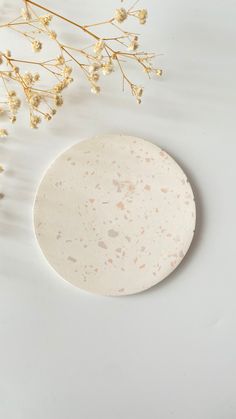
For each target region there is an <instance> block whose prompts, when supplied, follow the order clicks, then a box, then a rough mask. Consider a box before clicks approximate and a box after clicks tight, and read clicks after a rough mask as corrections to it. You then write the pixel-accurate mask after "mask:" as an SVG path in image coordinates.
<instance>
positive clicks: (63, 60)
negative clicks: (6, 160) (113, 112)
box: [0, 0, 162, 137]
mask: <svg viewBox="0 0 236 419" xmlns="http://www.w3.org/2000/svg"><path fill="white" fill-rule="evenodd" d="M135 5H136V3H135V4H134V5H133V6H132V7H130V8H129V9H127V8H124V7H121V8H119V9H116V11H115V13H114V16H113V17H112V18H110V19H108V20H106V21H103V22H98V23H94V24H90V25H81V24H79V23H77V22H74V21H72V20H70V19H67V18H66V17H64V16H61V15H59V14H58V13H57V12H54V11H51V10H49V9H47V8H46V7H44V6H42V5H40V4H38V3H36V2H34V1H31V0H25V1H24V7H23V8H22V10H21V14H20V16H18V17H17V18H16V19H15V20H13V21H11V22H9V23H6V24H3V25H1V26H0V29H2V28H7V29H9V30H11V31H15V32H17V33H18V34H19V35H21V36H23V37H24V38H25V39H26V40H27V41H28V42H29V43H30V45H31V48H32V51H33V53H35V54H37V56H38V54H40V52H41V51H42V50H43V49H44V47H45V44H44V38H45V37H46V39H47V38H49V39H50V40H52V41H54V43H55V46H56V48H57V51H58V53H57V55H56V54H55V55H56V57H54V58H53V59H51V60H48V61H40V60H39V61H38V60H37V59H36V60H32V61H27V60H24V59H20V58H16V57H15V56H13V55H12V52H11V51H9V50H7V51H1V50H0V79H1V81H2V84H3V88H4V91H5V98H4V100H2V101H1V105H0V106H1V108H0V112H2V113H5V114H7V115H8V116H9V119H10V121H11V122H12V123H14V122H15V121H16V118H17V113H18V110H19V108H20V107H21V102H22V99H21V94H18V92H17V87H18V88H20V90H21V93H22V92H23V96H24V98H25V100H26V103H27V105H28V108H29V118H30V126H31V127H32V128H37V127H38V125H39V124H40V122H41V120H42V118H44V119H46V120H47V121H49V120H50V119H51V118H52V117H53V116H54V115H55V114H56V111H57V107H59V106H61V105H62V104H63V98H62V92H63V90H64V89H65V88H67V87H68V86H69V85H70V83H72V82H73V77H72V74H73V72H74V68H75V67H79V69H80V70H81V71H82V73H83V74H84V76H85V78H86V79H87V81H88V82H89V85H90V90H91V92H92V93H94V94H98V93H100V90H101V88H100V85H99V79H100V76H101V74H102V75H104V76H107V75H109V74H111V73H112V72H113V71H115V70H117V69H118V70H119V71H120V73H121V76H122V80H123V86H125V85H127V86H128V87H129V89H130V91H131V93H132V95H133V96H134V97H135V99H136V100H137V102H138V103H141V98H142V95H143V88H142V87H141V86H137V85H136V84H134V83H133V82H132V81H131V80H130V79H129V77H128V75H127V71H126V64H127V62H128V61H134V62H135V63H136V64H138V65H139V66H140V67H141V68H142V70H143V71H144V72H145V73H147V74H148V75H149V76H150V74H151V73H154V74H156V75H157V76H161V74H162V70H161V69H157V68H155V67H153V64H152V59H153V57H154V54H152V53H147V52H144V51H141V50H139V36H138V35H137V34H134V33H132V32H129V31H127V30H125V29H123V27H122V25H123V22H124V21H126V20H127V19H128V18H135V19H136V20H137V21H138V22H139V23H140V24H141V25H143V24H145V23H146V20H147V11H146V9H138V10H135V9H134V7H135ZM38 12H40V14H38ZM41 13H42V14H41ZM54 18H57V19H62V20H63V21H65V22H67V23H69V24H71V25H73V26H74V27H75V28H76V29H77V30H79V31H82V32H83V33H84V34H85V35H86V37H87V38H88V40H89V41H90V43H89V47H88V48H81V49H79V48H77V47H74V46H72V45H65V44H64V43H63V42H62V41H61V40H60V39H59V36H58V35H57V33H56V32H55V30H53V29H52V28H51V23H52V20H53V19H54ZM108 25H109V27H110V28H112V29H114V31H116V34H115V36H113V37H105V36H104V37H100V36H99V35H98V34H97V33H95V32H94V28H95V27H98V26H99V27H101V26H104V27H106V26H108ZM26 65H29V67H30V71H27V72H25V66H26ZM32 68H34V70H31V69H32ZM43 72H44V73H46V74H48V75H50V76H51V77H52V79H53V81H51V85H49V86H48V87H47V88H43V87H42V86H41V84H40V81H41V79H42V77H43V74H42V73H43ZM50 80H51V79H50ZM48 83H49V82H48ZM12 84H14V89H12V87H11V86H12ZM6 135H7V130H6V129H4V128H1V129H0V137H3V136H6Z"/></svg>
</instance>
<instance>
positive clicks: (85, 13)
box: [0, 0, 236, 419]
mask: <svg viewBox="0 0 236 419" xmlns="http://www.w3.org/2000/svg"><path fill="white" fill-rule="evenodd" d="M13 3H14V4H13ZM18 3H19V5H20V2H10V0H0V7H1V9H0V10H1V15H0V16H1V18H0V19H1V21H3V20H4V16H7V15H9V16H13V15H14V8H16V7H18ZM44 4H45V5H48V6H49V7H51V8H54V9H55V8H56V9H57V10H58V11H62V12H64V14H65V15H67V16H69V17H73V18H74V19H76V17H77V20H79V21H82V23H85V22H86V23H87V22H88V21H89V22H91V21H94V20H95V18H94V16H95V15H98V19H99V18H102V17H104V16H105V17H107V16H108V17H109V16H110V12H111V13H112V11H113V9H114V8H115V7H117V6H119V5H120V3H119V2H118V1H115V0H114V2H113V1H112V2H111V1H110V0H100V1H99V2H96V3H95V2H93V1H92V0H88V1H87V2H84V1H82V0H68V1H67V2H66V4H65V3H64V2H63V1H62V0H58V1H57V2H54V1H53V0H48V1H44ZM140 5H141V6H144V5H145V6H147V7H148V9H149V12H150V19H149V24H148V25H147V26H146V27H144V28H142V31H143V33H144V39H145V41H143V45H144V47H145V48H146V49H147V48H149V49H150V50H156V51H157V52H160V53H162V54H163V55H162V56H161V57H159V60H158V61H159V63H160V66H162V68H163V69H164V77H163V79H162V80H157V81H150V82H149V81H148V80H147V81H146V82H145V87H146V90H145V97H144V101H143V104H142V106H137V105H136V104H135V102H134V100H133V98H131V97H130V96H129V95H128V94H122V92H121V91H120V90H119V83H115V82H114V84H113V82H111V81H108V84H107V87H106V85H105V84H104V88H103V94H102V95H101V96H99V97H94V96H93V95H91V94H90V93H89V91H88V89H87V85H86V83H85V82H84V81H82V79H81V80H80V82H78V83H77V82H76V83H75V84H74V85H73V86H71V88H70V90H68V92H67V93H66V99H65V102H66V103H65V106H64V107H63V109H62V110H61V111H60V112H59V114H58V116H57V117H56V118H55V119H54V120H53V121H52V122H51V123H50V125H47V124H44V126H42V127H41V128H40V129H39V130H38V131H36V132H33V131H32V130H30V129H28V128H27V127H26V125H25V122H26V114H24V112H23V114H22V117H21V118H20V119H19V122H18V123H17V125H16V126H15V127H14V128H13V129H12V130H11V135H10V137H9V138H8V139H7V140H6V141H5V140H4V141H1V144H0V155H1V162H3V163H5V166H6V172H5V173H4V175H1V179H0V180H1V191H2V192H3V193H4V194H5V198H4V199H3V200H2V201H1V203H0V213H1V215H0V417H1V418H2V419H31V418H34V419H78V418H80V419H144V418H148V419H157V418H158V419H169V418H177V419H190V418H191V419H235V417H236V397H235V392H236V390H235V388H236V335H235V332H236V320H235V319H236V305H235V293H236V275H235V261H236V257H235V248H236V246H235V236H236V225H235V213H236V194H235V192H236V191H235V180H236V175H235V171H236V169H235V167H236V165H235V158H236V157H235V155H236V141H235V131H236V130H235V119H236V118H235V87H236V83H235V80H236V55H235V36H236V27H235V18H236V6H235V0H225V1H219V0H214V1H213V0H208V1H207V2H206V1H205V0H199V1H196V2H195V1H193V0H192V1H189V0H179V1H178V2H177V1H175V0H165V1H159V2H156V1H154V0H152V1H151V0H150V1H146V3H145V2H141V3H140ZM139 29H140V28H139ZM61 30H62V33H63V36H65V37H70V35H68V34H67V31H68V28H67V27H64V25H62V29H61ZM12 41H14V43H15V44H14V47H15V48H16V51H18V48H19V47H20V45H21V41H19V38H18V36H17V35H7V33H4V34H3V33H1V35H0V49H3V48H7V47H8V43H11V42H12ZM137 77H138V74H137ZM103 133H105V134H107V133H122V134H130V135H135V136H140V137H143V138H145V139H148V140H150V141H152V142H154V143H156V144H158V145H159V146H161V147H162V148H164V149H165V150H167V151H168V152H169V153H170V154H171V155H172V156H173V157H175V158H176V160H177V161H178V162H179V163H180V164H181V165H182V167H183V168H184V169H185V171H186V173H187V175H188V177H189V179H190V181H191V183H192V186H193V189H194V193H195V197H196V203H197V228H196V234H195V239H194V242H193V244H192V246H191V250H190V251H189V254H188V255H187V257H186V258H185V260H184V261H183V262H182V264H181V265H180V267H179V268H178V269H177V270H176V271H175V272H174V273H173V274H172V275H171V276H170V277H169V278H168V279H166V280H164V281H163V282H162V283H161V284H159V285H158V286H155V287H154V288H152V289H150V290H149V291H147V292H145V293H141V294H139V295H135V296H130V297H120V298H108V297H99V296H94V295H90V294H88V293H86V292H83V291H80V290H79V289H76V288H74V287H73V286H72V285H70V284H68V283H66V282H65V281H64V280H62V279H60V278H59V276H58V275H57V274H56V273H55V272H54V271H53V270H52V269H51V268H50V266H49V265H48V264H47V262H46V261H45V259H44V257H43V256H42V254H41V251H40V249H39V246H38V244H37V242H36V240H35V236H34V232H33V226H32V206H33V201H34V196H35V192H36V188H37V185H38V183H39V181H40V178H41V176H42V174H43V172H44V171H45V169H46V168H47V166H48V165H49V164H50V162H51V160H52V159H54V158H55V157H56V155H57V154H58V153H59V152H61V151H63V150H64V149H65V148H67V147H68V146H70V145H72V144H74V143H75V142H77V141H79V140H81V139H84V138H87V137H88V138H89V137H91V136H93V135H98V134H103Z"/></svg>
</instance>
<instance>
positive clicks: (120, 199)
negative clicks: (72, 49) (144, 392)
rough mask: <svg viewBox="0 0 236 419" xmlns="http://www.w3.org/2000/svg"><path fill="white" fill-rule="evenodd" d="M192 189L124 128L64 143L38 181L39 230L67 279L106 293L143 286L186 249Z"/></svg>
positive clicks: (164, 158)
mask: <svg viewBox="0 0 236 419" xmlns="http://www.w3.org/2000/svg"><path fill="white" fill-rule="evenodd" d="M195 219H196V214H195V203H194V197H193V192H192V189H191V186H190V184H189V182H188V181H187V178H186V176H185V174H184V173H183V171H182V169H181V168H180V167H179V165H178V164H177V163H176V162H175V161H174V160H173V159H172V158H171V157H170V156H169V155H168V154H167V153H166V152H165V151H163V150H161V149H160V148H159V147H157V146H156V145H154V144H152V143H150V142H148V141H144V140H142V139H140V138H134V137H128V136H123V135H110V136H102V137H95V138H92V139H90V140H86V141H83V142H80V143H78V144H76V145H74V146H72V147H71V148H70V149H68V150H66V151H65V152H64V153H63V154H61V155H60V156H59V157H57V159H56V160H55V161H54V162H53V163H52V165H51V166H50V167H49V169H48V170H47V172H46V174H45V176H44V177H43V179H42V181H41V184H40V186H39V189H38V192H37V196H36V200H35V206H34V224H35V233H36V236H37V239H38V242H39V244H40V247H41V249H42V251H43V253H44V255H45V256H46V258H47V260H48V261H49V263H50V264H51V265H52V267H53V268H54V269H55V270H56V271H57V272H58V273H59V274H60V275H61V276H62V277H63V278H64V279H66V280H67V281H69V282H70V283H72V284H73V285H75V286H77V287H79V288H82V289H84V290H87V291H90V292H93V293H97V294H102V295H125V294H133V293H137V292H140V291H143V290H145V289H147V288H149V287H151V286H153V285H154V284H156V283H158V282H160V281H161V280H162V279H164V278H165V277H166V276H167V275H169V274H170V273H171V272H172V271H173V270H174V269H175V268H176V267H177V266H178V264H179V263H180V262H181V260H182V259H183V257H184V256H185V254H186V252H187V250H188V248H189V246H190V243H191V241H192V238H193V234H194V228H195Z"/></svg>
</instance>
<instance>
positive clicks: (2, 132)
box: [0, 128, 8, 138]
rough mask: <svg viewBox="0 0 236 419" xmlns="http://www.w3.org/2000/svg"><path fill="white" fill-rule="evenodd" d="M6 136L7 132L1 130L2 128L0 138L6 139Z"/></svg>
mask: <svg viewBox="0 0 236 419" xmlns="http://www.w3.org/2000/svg"><path fill="white" fill-rule="evenodd" d="M7 135H8V132H7V130H6V129H3V128H0V137H1V138H3V137H7Z"/></svg>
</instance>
